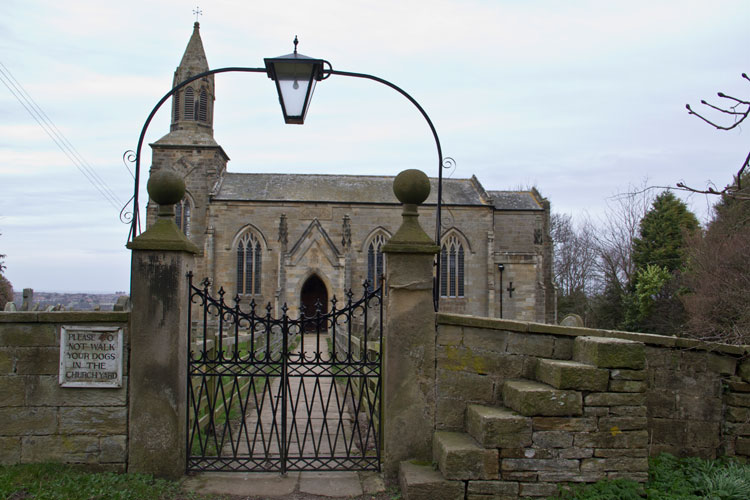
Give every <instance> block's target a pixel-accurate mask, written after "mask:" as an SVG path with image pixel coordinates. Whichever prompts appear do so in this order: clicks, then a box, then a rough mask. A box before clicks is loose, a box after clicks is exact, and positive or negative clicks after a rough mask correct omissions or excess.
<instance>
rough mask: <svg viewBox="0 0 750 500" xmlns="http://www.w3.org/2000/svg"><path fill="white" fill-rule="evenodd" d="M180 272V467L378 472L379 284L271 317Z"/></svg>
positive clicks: (193, 469) (269, 308)
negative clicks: (183, 375) (183, 383)
mask: <svg viewBox="0 0 750 500" xmlns="http://www.w3.org/2000/svg"><path fill="white" fill-rule="evenodd" d="M188 279H189V281H190V286H189V290H190V297H189V302H188V322H189V325H190V326H189V327H188V332H187V334H188V346H189V347H188V355H187V362H188V380H187V392H188V398H187V399H188V411H187V422H186V425H187V440H186V441H187V442H186V446H187V470H188V471H238V472H247V471H278V472H281V473H284V472H287V471H300V470H317V471H333V470H380V448H381V446H380V437H381V432H380V429H381V425H380V401H381V398H380V393H381V383H380V369H381V354H380V353H381V347H382V324H383V301H382V286H380V287H378V288H377V289H373V288H372V287H371V286H370V285H369V283H367V282H366V283H365V284H364V286H363V289H364V290H363V295H362V297H361V298H360V299H357V300H355V299H354V298H353V293H352V292H351V290H350V291H349V292H348V293H347V296H346V302H345V304H344V306H343V307H342V308H340V309H338V308H337V305H338V302H337V300H336V297H335V296H334V298H333V300H331V307H330V311H328V312H323V311H324V310H323V307H322V304H318V305H317V307H316V310H315V311H305V310H304V307H301V308H300V312H299V314H298V315H297V317H295V318H292V317H290V316H289V315H288V308H287V306H286V304H284V306H283V307H282V309H281V312H282V315H281V317H280V318H274V317H273V316H272V314H271V312H272V309H273V308H272V306H271V304H270V303H269V304H268V305H267V306H266V307H265V308H258V307H257V306H256V304H255V302H254V301H253V302H251V303H250V304H249V310H248V311H244V310H242V309H241V307H240V298H239V297H235V298H234V299H233V301H232V302H233V304H232V305H230V304H228V303H226V302H225V300H224V295H225V292H224V290H223V289H219V291H218V292H217V295H218V297H212V296H211V294H210V290H209V287H210V282H209V281H208V280H204V281H203V282H201V283H200V286H195V285H194V284H193V276H192V273H190V274H188Z"/></svg>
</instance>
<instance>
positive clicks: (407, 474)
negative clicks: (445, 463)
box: [398, 462, 464, 500]
mask: <svg viewBox="0 0 750 500" xmlns="http://www.w3.org/2000/svg"><path fill="white" fill-rule="evenodd" d="M398 482H399V486H400V487H401V495H402V497H403V498H404V500H463V498H464V483H463V481H449V480H447V479H445V478H444V477H443V476H442V474H440V472H438V471H436V470H435V469H433V468H432V466H431V465H419V464H416V463H412V462H401V463H400V464H399V468H398Z"/></svg>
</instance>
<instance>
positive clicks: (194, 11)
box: [193, 7, 203, 23]
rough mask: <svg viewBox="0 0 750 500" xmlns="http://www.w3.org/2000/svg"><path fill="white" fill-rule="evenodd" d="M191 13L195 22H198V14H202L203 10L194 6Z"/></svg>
mask: <svg viewBox="0 0 750 500" xmlns="http://www.w3.org/2000/svg"><path fill="white" fill-rule="evenodd" d="M193 14H195V22H196V23H197V22H198V16H202V15H203V11H202V10H201V8H200V7H196V8H195V9H193Z"/></svg>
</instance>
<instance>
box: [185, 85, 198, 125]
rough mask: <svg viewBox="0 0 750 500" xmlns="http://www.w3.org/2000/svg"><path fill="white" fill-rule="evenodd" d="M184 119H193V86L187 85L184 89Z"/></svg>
mask: <svg viewBox="0 0 750 500" xmlns="http://www.w3.org/2000/svg"><path fill="white" fill-rule="evenodd" d="M184 115H185V119H186V120H194V119H195V94H194V93H193V88H192V87H188V88H187V89H186V90H185V113H184Z"/></svg>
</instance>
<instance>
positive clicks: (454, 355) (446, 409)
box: [400, 313, 750, 500]
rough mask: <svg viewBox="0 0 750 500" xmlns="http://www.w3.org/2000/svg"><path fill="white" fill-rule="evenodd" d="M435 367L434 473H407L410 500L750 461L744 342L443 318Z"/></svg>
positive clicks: (748, 365) (749, 370) (527, 492)
mask: <svg viewBox="0 0 750 500" xmlns="http://www.w3.org/2000/svg"><path fill="white" fill-rule="evenodd" d="M436 358H437V363H436V368H437V371H436V405H437V419H436V432H435V436H434V441H433V450H434V457H433V463H434V465H435V466H436V467H437V468H438V471H439V472H440V474H439V477H437V476H435V475H430V473H429V472H428V471H425V470H422V471H420V470H418V469H419V468H418V467H417V466H416V465H415V464H410V465H408V466H406V465H405V466H404V467H402V471H401V477H400V481H401V486H402V488H403V489H404V491H405V497H406V498H407V499H408V498H411V495H410V491H412V490H413V491H415V492H419V491H428V490H430V488H436V489H437V490H441V491H454V490H455V491H456V492H457V493H456V496H455V498H471V499H477V500H478V499H483V498H517V497H539V496H547V495H554V494H555V493H556V492H557V489H558V484H559V483H567V482H594V481H597V480H600V479H604V478H610V479H614V478H629V479H633V480H636V481H641V482H643V481H646V480H647V478H648V474H647V473H648V457H649V456H653V455H657V454H659V453H661V452H670V453H673V454H676V455H680V456H702V457H716V456H720V455H736V456H741V457H742V456H744V457H748V456H750V359H749V358H750V346H727V345H716V344H707V343H701V342H697V341H693V340H687V339H680V338H676V337H663V336H658V335H648V334H638V333H628V332H613V331H601V330H592V329H587V328H575V327H561V326H554V325H545V324H539V323H526V322H518V321H505V320H498V319H490V318H478V317H472V316H464V315H456V314H445V313H441V314H438V334H437V346H436ZM449 483H450V484H449ZM456 483H458V484H456ZM461 485H463V486H461ZM440 498H443V497H440ZM445 498H448V497H445ZM450 498H453V496H451V497H450Z"/></svg>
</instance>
